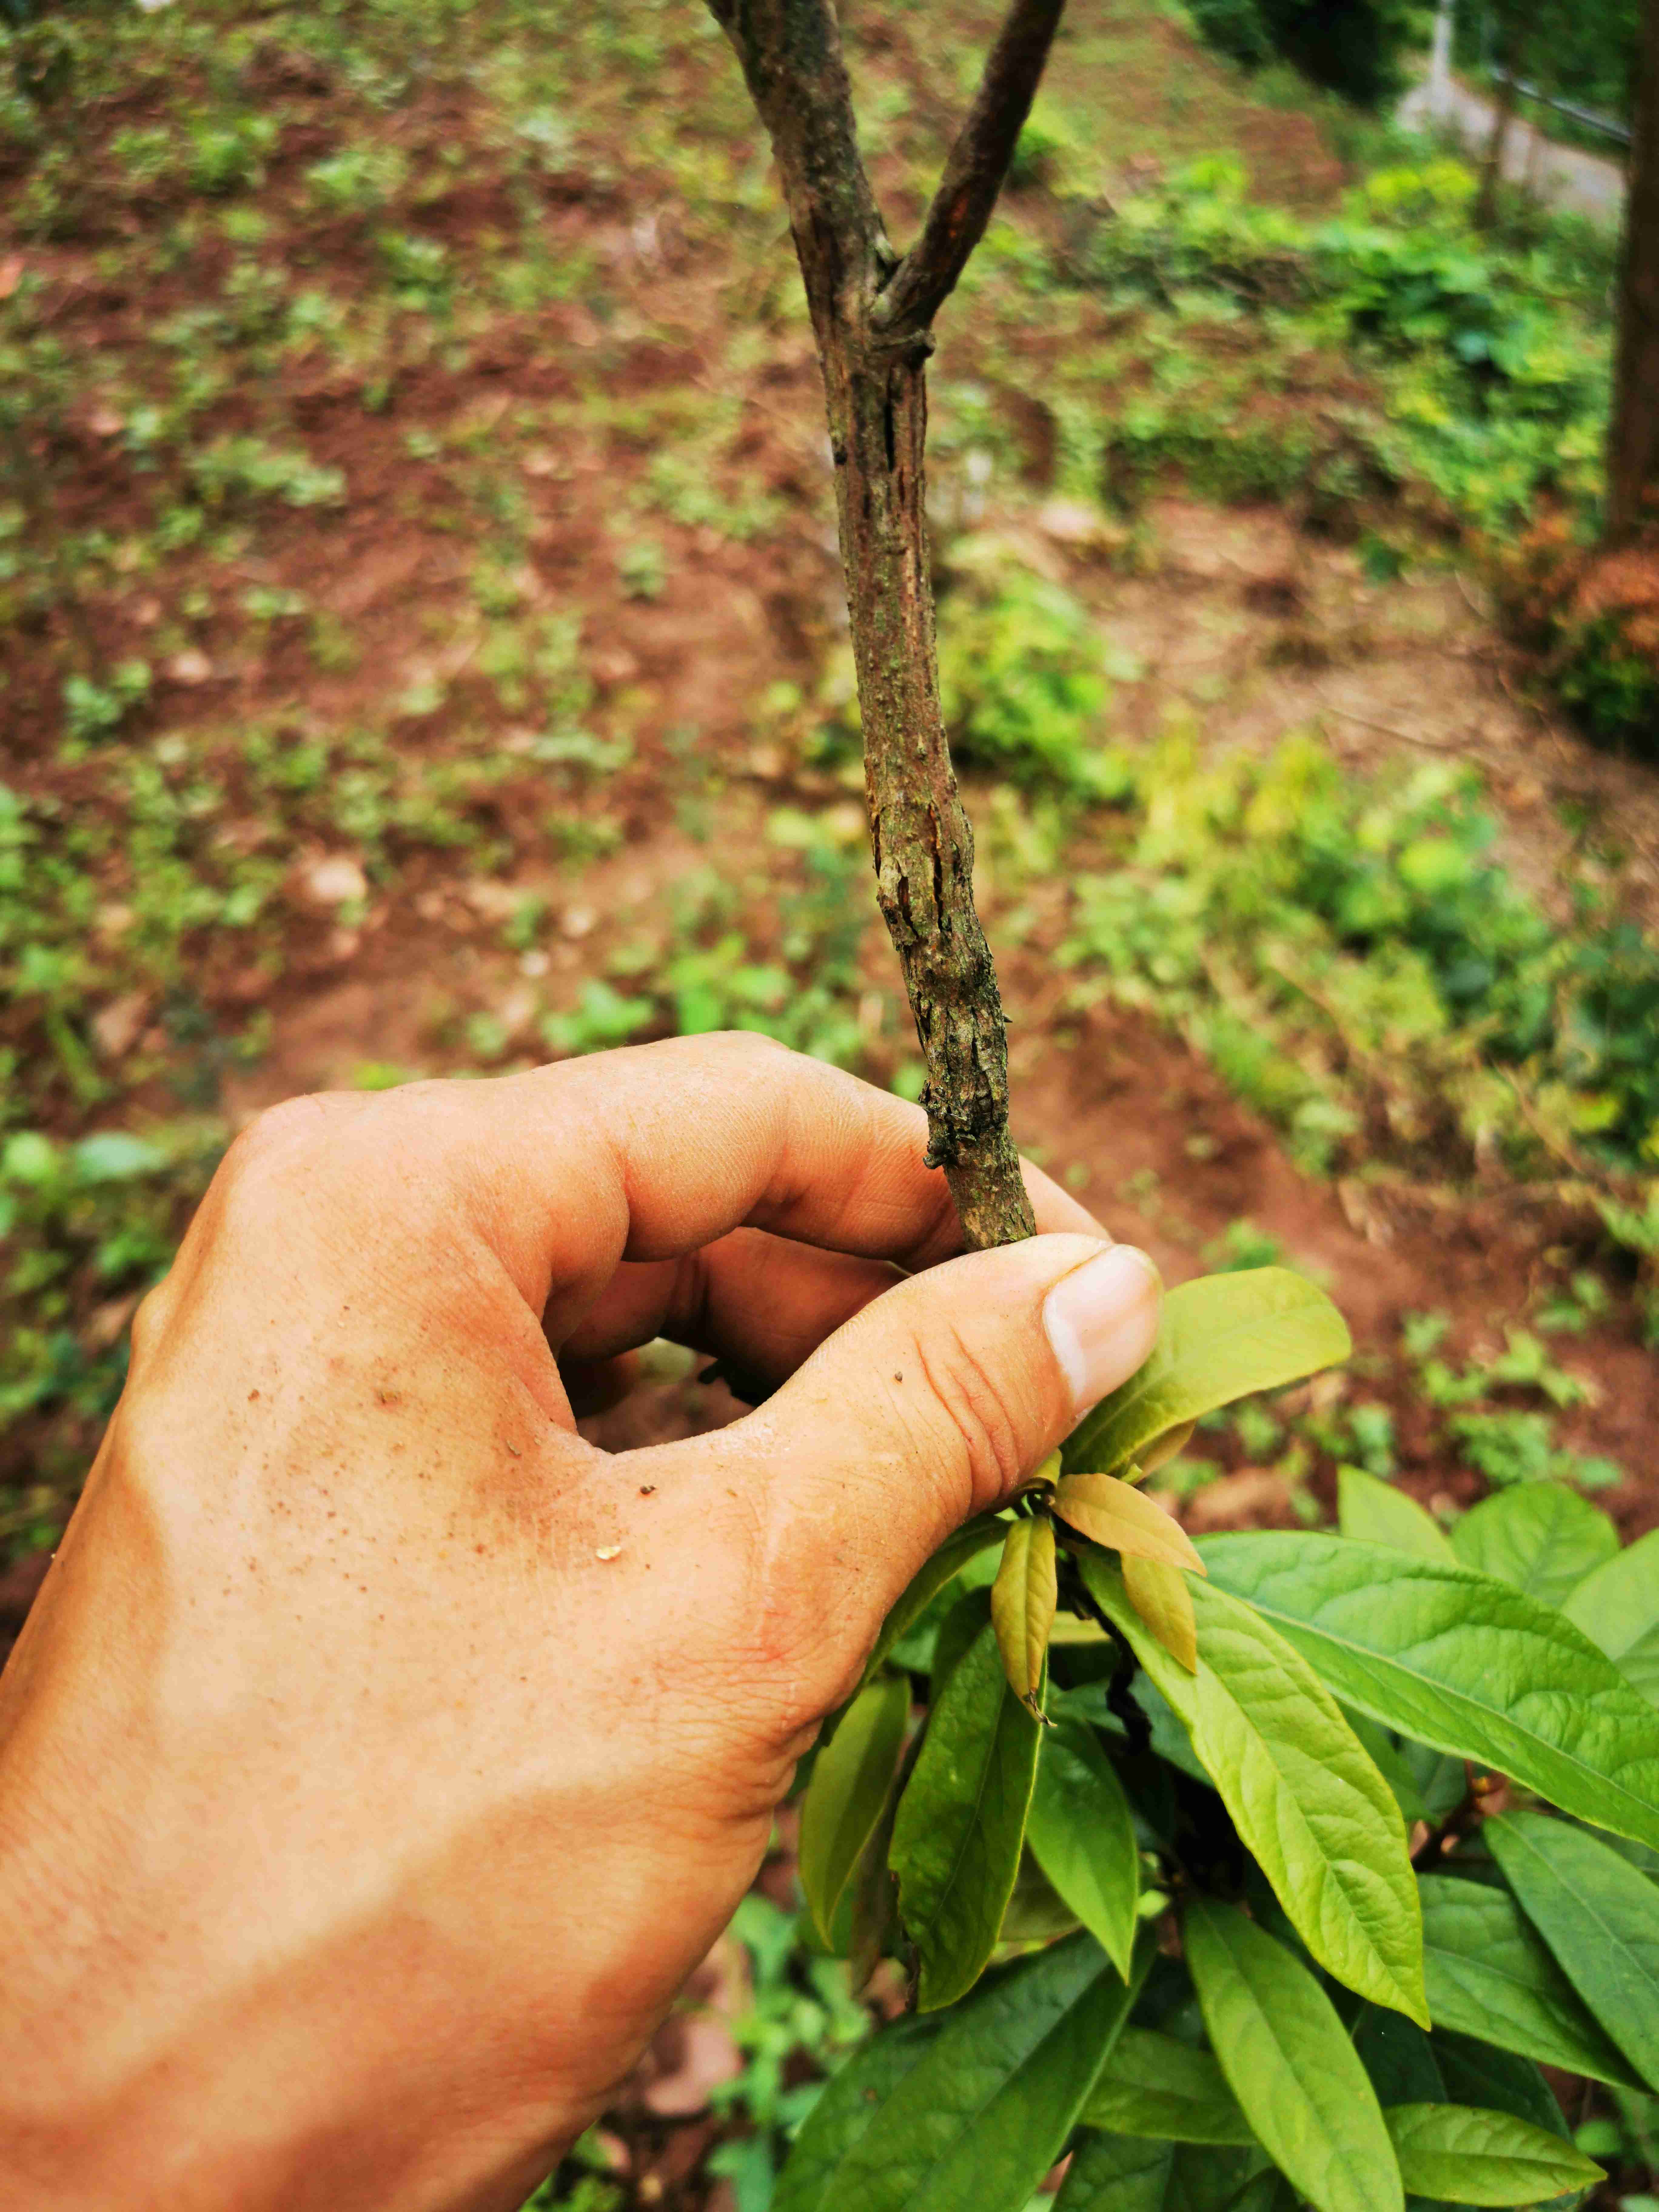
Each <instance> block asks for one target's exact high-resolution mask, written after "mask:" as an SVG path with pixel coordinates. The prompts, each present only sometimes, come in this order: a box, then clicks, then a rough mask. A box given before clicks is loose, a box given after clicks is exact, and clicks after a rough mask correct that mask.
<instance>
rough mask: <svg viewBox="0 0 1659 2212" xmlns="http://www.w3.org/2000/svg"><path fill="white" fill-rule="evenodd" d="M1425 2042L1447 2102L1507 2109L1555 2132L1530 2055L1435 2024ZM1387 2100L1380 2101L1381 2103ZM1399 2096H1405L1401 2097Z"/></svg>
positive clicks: (1550, 2098)
mask: <svg viewBox="0 0 1659 2212" xmlns="http://www.w3.org/2000/svg"><path fill="white" fill-rule="evenodd" d="M1429 2047H1430V2049H1431V2051H1433V2052H1434V2055H1435V2059H1436V2062H1437V2064H1438V2066H1439V2068H1440V2078H1441V2087H1442V2091H1443V2094H1444V2095H1445V2096H1447V2097H1448V2098H1449V2099H1450V2100H1451V2101H1452V2102H1453V2103H1455V2104H1459V2105H1479V2106H1480V2107H1481V2108H1482V2110H1483V2111H1486V2112H1513V2113H1514V2115H1515V2117H1516V2119H1517V2120H1530V2121H1531V2122H1532V2124H1533V2125H1534V2127H1535V2128H1542V2129H1544V2130H1546V2132H1547V2133H1548V2134H1550V2135H1559V2132H1560V2129H1561V2107H1560V2106H1559V2105H1558V2104H1557V2103H1556V2101H1555V2092H1554V2091H1553V2089H1552V2088H1551V2087H1550V2085H1549V2083H1548V2082H1547V2081H1546V2080H1545V2079H1544V2077H1543V2075H1541V2073H1540V2072H1539V2070H1538V2069H1537V2067H1536V2066H1535V2065H1534V2063H1533V2062H1532V2060H1531V2059H1530V2058H1520V2057H1516V2054H1515V2053H1514V2052H1513V2051H1498V2050H1495V2049H1494V2048H1493V2047H1492V2045H1491V2044H1490V2043H1482V2042H1481V2041H1480V2039H1479V2038H1478V2037H1475V2036H1472V2035H1454V2034H1452V2033H1449V2031H1448V2030H1447V2029H1444V2028H1439V2027H1437V2028H1436V2030H1435V2031H1434V2033H1433V2034H1432V2035H1431V2037H1430V2038H1429ZM1389 2101H1390V2100H1389V2099H1387V2098H1385V2099H1384V2100H1383V2102H1384V2103H1385V2104H1386V2103H1388V2102H1389ZM1399 2101H1400V2102H1401V2104H1406V2103H1408V2102H1409V2101H1411V2100H1409V2099H1407V2098H1404V2097H1402V2098H1401V2099H1400V2100H1399Z"/></svg>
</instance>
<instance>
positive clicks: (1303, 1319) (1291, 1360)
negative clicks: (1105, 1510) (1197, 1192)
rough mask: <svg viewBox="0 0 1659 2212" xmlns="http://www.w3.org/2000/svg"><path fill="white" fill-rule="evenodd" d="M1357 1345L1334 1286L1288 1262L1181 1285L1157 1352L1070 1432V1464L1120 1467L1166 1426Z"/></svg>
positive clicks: (1090, 1469)
mask: <svg viewBox="0 0 1659 2212" xmlns="http://www.w3.org/2000/svg"><path fill="white" fill-rule="evenodd" d="M1352 1349H1353V1346H1352V1340H1350V1338H1349V1335H1348V1327H1347V1323H1346V1322H1345V1321H1344V1320H1343V1318H1342V1316H1341V1315H1340V1313H1338V1311H1337V1310H1336V1308H1335V1307H1334V1305H1333V1304H1331V1302H1330V1300H1329V1299H1328V1297H1326V1296H1325V1293H1324V1292H1323V1291H1321V1290H1316V1288H1315V1286H1314V1285H1313V1284H1311V1283H1310V1282H1308V1281H1306V1280H1304V1278H1303V1277H1302V1276H1300V1275H1297V1274H1294V1273H1291V1270H1290V1269H1289V1268H1288V1267H1255V1268H1251V1269H1249V1270H1247V1271H1245V1272H1243V1273H1238V1274H1231V1275H1201V1276H1200V1277H1199V1279H1198V1280H1197V1281H1196V1282H1192V1283H1181V1284H1178V1285H1176V1288H1175V1289H1174V1290H1172V1291H1170V1292H1169V1293H1168V1295H1167V1296H1166V1297H1165V1298H1164V1318H1163V1322H1162V1324H1161V1326H1160V1327H1159V1329H1158V1342H1157V1343H1156V1345H1154V1346H1153V1347H1152V1357H1151V1358H1150V1359H1148V1360H1147V1362H1146V1365H1145V1366H1144V1367H1142V1368H1141V1369H1140V1370H1139V1373H1138V1374H1135V1375H1132V1376H1130V1378H1129V1380H1128V1381H1127V1383H1122V1384H1121V1385H1120V1387H1119V1388H1118V1389H1115V1390H1114V1391H1113V1392H1112V1394H1111V1395H1110V1396H1109V1398H1103V1399H1102V1400H1101V1401H1100V1403H1099V1405H1097V1407H1095V1409H1094V1411H1093V1412H1092V1413H1088V1414H1086V1415H1085V1417H1084V1419H1082V1420H1081V1421H1080V1422H1079V1425H1078V1426H1077V1427H1076V1428H1075V1429H1074V1430H1073V1431H1072V1433H1071V1435H1070V1436H1069V1437H1067V1438H1066V1443H1065V1444H1064V1446H1063V1448H1062V1449H1063V1453H1064V1462H1065V1466H1066V1470H1067V1472H1068V1473H1069V1472H1072V1471H1076V1472H1079V1473H1082V1474H1115V1472H1116V1470H1117V1469H1118V1468H1121V1467H1122V1466H1123V1465H1124V1464H1125V1463H1126V1462H1127V1461H1129V1460H1132V1459H1135V1458H1138V1457H1139V1455H1140V1453H1141V1451H1142V1450H1143V1449H1144V1448H1145V1447H1146V1445H1147V1444H1149V1443H1152V1440H1153V1439H1154V1437H1161V1436H1162V1435H1164V1431H1166V1430H1169V1429H1173V1428H1176V1427H1178V1426H1179V1425H1181V1424H1182V1422H1183V1421H1191V1420H1194V1419H1197V1417H1198V1416H1199V1415H1200V1413H1209V1412H1211V1411H1212V1409H1213V1408H1214V1407H1217V1406H1226V1405H1231V1402H1232V1401H1233V1400H1234V1399H1235V1398H1243V1397H1245V1396H1247V1395H1249V1393H1250V1392H1251V1391H1253V1390H1273V1389H1278V1388H1279V1386H1280V1385H1281V1384H1283V1383H1297V1382H1299V1381H1300V1380H1301V1379H1302V1377H1303V1376H1304V1375H1312V1374H1314V1373H1315V1372H1316V1370H1318V1369H1320V1368H1322V1367H1329V1366H1332V1365H1334V1364H1335V1363H1336V1362H1337V1361H1338V1360H1341V1359H1346V1358H1347V1357H1348V1354H1349V1353H1350V1352H1352Z"/></svg>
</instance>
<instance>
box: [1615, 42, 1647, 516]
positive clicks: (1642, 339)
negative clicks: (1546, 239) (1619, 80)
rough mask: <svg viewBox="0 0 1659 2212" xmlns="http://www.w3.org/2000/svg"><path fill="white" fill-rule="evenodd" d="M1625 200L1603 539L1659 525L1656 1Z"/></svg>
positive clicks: (1641, 70)
mask: <svg viewBox="0 0 1659 2212" xmlns="http://www.w3.org/2000/svg"><path fill="white" fill-rule="evenodd" d="M1656 519H1659V0H1647V5H1646V6H1645V7H1644V9H1643V11H1642V46H1641V52H1640V54H1639V56H1638V60H1637V64H1636V100H1635V112H1634V114H1633V116H1632V137H1631V149H1630V194H1629V197H1628V199H1627V201H1626V208H1625V251H1624V264H1623V269H1622V273H1621V275H1620V284H1619V358H1618V365H1617V368H1616V369H1615V371H1614V376H1613V428H1612V431H1611V434H1610V435H1609V438H1608V441H1607V538H1608V542H1609V543H1610V544H1614V545H1619V544H1624V543H1626V541H1627V540H1629V539H1630V538H1634V537H1635V536H1636V534H1637V533H1638V531H1639V530H1641V528H1642V527H1643V526H1644V523H1651V522H1652V521H1654V520H1656Z"/></svg>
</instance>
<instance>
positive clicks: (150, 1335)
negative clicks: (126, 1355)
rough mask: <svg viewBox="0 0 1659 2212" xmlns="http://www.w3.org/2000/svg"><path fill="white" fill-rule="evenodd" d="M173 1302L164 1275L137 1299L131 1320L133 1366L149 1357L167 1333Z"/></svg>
mask: <svg viewBox="0 0 1659 2212" xmlns="http://www.w3.org/2000/svg"><path fill="white" fill-rule="evenodd" d="M172 1312H173V1293H172V1291H171V1289H170V1287H169V1284H168V1279H167V1278H166V1277H163V1279H161V1282H159V1283H157V1284H155V1285H154V1287H153V1288H152V1289H150V1290H148V1291H145V1293H144V1295H143V1297H142V1298H140V1299H139V1301H138V1304H137V1306H136V1307H135V1308H134V1310H133V1316H132V1322H131V1364H132V1365H133V1366H134V1367H137V1366H139V1365H141V1364H143V1362H144V1361H145V1360H147V1359H148V1358H149V1356H150V1354H151V1352H154V1351H155V1347H156V1346H157V1345H158V1344H159V1343H160V1341H161V1338H162V1337H163V1336H164V1335H165V1334H167V1322H168V1319H169V1317H170V1316H171V1315H172Z"/></svg>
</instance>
